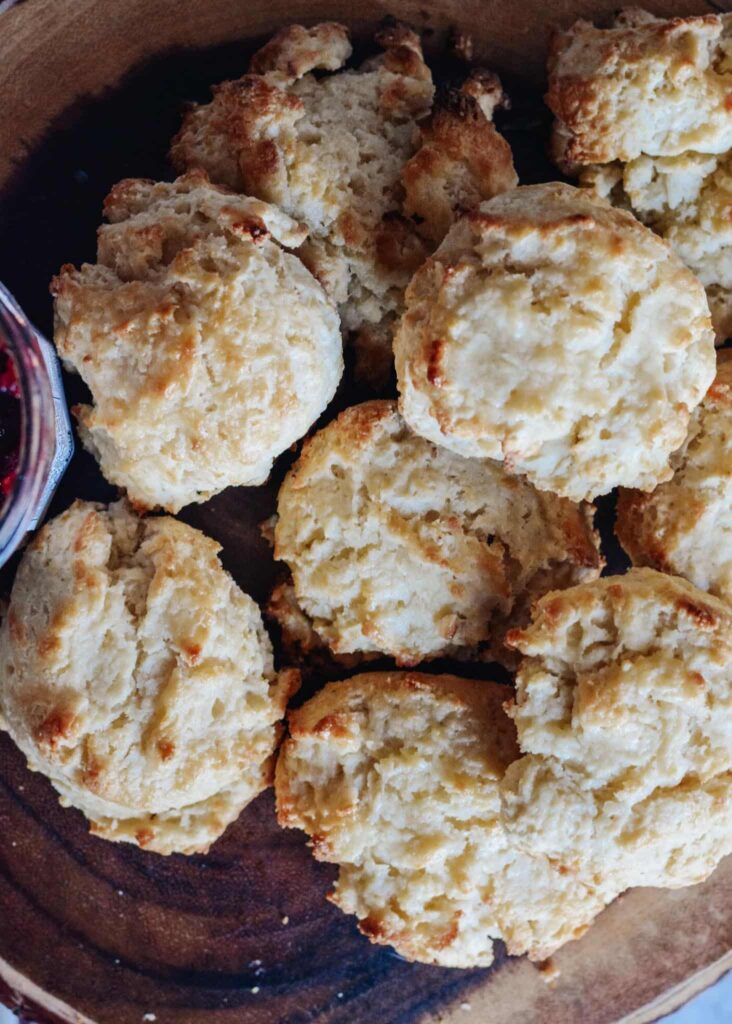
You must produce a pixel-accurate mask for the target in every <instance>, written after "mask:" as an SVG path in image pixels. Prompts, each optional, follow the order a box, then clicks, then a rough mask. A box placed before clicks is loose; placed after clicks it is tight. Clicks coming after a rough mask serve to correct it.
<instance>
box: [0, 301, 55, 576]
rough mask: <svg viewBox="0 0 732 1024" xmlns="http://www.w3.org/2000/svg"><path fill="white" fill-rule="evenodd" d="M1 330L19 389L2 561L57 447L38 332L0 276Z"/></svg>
mask: <svg viewBox="0 0 732 1024" xmlns="http://www.w3.org/2000/svg"><path fill="white" fill-rule="evenodd" d="M0 336H1V337H2V343H3V344H4V345H5V347H6V349H7V352H8V355H9V356H10V358H11V359H12V361H13V365H14V367H15V371H16V374H17V378H18V389H19V392H20V445H19V453H18V468H17V476H16V479H15V483H14V485H13V488H12V490H11V492H10V494H9V495H8V497H7V498H6V500H5V503H4V505H3V507H2V508H1V509H0V564H1V563H2V562H3V561H4V560H5V558H6V557H7V556H8V555H9V554H10V553H11V552H12V551H13V550H15V548H16V547H17V546H18V544H19V543H20V541H21V539H22V538H23V536H24V535H25V533H26V532H27V531H28V529H29V527H30V525H31V522H32V520H33V517H34V513H35V511H36V509H37V506H38V503H39V501H40V500H41V496H42V494H43V490H44V488H45V486H46V483H47V480H48V477H49V473H50V470H51V464H52V462H53V457H54V453H55V450H56V425H55V414H54V404H53V396H52V392H51V385H50V382H49V379H48V374H47V370H46V363H45V360H44V358H43V352H42V350H41V343H40V341H39V339H38V335H37V334H36V332H35V330H34V329H33V327H32V326H31V324H30V322H29V321H28V319H27V318H26V316H25V314H24V313H23V311H22V310H21V308H20V306H18V304H17V302H16V301H15V299H14V298H13V297H12V295H11V294H10V292H8V290H7V289H6V288H5V286H4V285H3V284H2V282H0Z"/></svg>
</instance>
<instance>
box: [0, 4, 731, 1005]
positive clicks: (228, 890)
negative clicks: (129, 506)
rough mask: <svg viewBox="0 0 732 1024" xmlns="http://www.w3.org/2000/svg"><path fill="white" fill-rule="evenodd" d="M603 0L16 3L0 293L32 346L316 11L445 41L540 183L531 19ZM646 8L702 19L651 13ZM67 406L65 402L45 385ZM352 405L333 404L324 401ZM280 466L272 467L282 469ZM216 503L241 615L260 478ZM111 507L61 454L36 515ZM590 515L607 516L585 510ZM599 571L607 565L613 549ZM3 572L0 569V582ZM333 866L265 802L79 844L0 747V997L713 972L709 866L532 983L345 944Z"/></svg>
mask: <svg viewBox="0 0 732 1024" xmlns="http://www.w3.org/2000/svg"><path fill="white" fill-rule="evenodd" d="M615 6H616V0H584V2H583V0H553V2H551V0H549V2H547V0H522V2H521V3H510V2H508V0H389V3H388V4H387V2H386V0H361V2H359V3H346V2H338V0H289V2H285V0H25V2H23V3H18V4H17V5H16V6H14V7H11V9H10V10H8V11H5V12H4V13H3V14H0V96H1V97H2V116H1V117H0V279H1V280H4V282H5V283H6V284H7V285H8V286H9V287H10V289H11V291H13V292H14V293H15V295H16V296H17V298H18V299H19V301H20V302H21V303H22V304H23V305H24V307H25V308H26V310H27V312H28V313H29V314H30V316H31V317H32V318H33V319H34V321H35V322H36V323H37V325H38V326H39V327H40V328H41V329H42V330H45V331H46V332H50V314H51V306H50V300H49V296H48V281H49V279H50V277H51V275H52V274H53V273H54V272H55V271H56V270H57V269H58V267H59V266H60V265H61V263H64V262H75V263H78V262H80V261H82V260H84V259H90V258H91V259H93V257H94V242H95V237H94V233H95V229H96V226H97V224H98V222H99V218H100V209H101V203H102V199H103V198H104V195H105V194H106V192H107V190H108V189H109V187H110V186H111V185H112V184H113V182H114V181H116V180H117V179H119V178H121V177H125V176H129V175H143V176H151V177H167V176H170V168H169V167H168V165H167V162H166V156H165V154H166V149H167V143H168V140H169V139H170V137H171V136H172V134H173V133H174V132H175V130H176V129H177V127H178V123H179V118H180V107H181V105H182V102H183V101H184V100H185V99H202V98H205V97H206V96H207V93H208V85H209V84H210V83H212V82H215V81H219V80H222V79H224V78H226V77H235V76H237V75H238V74H240V73H242V71H243V70H244V68H245V66H246V61H247V58H248V54H249V52H250V51H251V48H252V44H253V41H256V40H260V39H261V38H262V37H263V36H265V35H267V34H268V33H270V32H271V31H272V30H273V29H275V28H277V27H278V26H281V25H283V24H287V23H289V22H293V21H298V20H302V21H306V22H314V21H317V20H322V19H338V20H340V21H345V22H347V23H348V24H349V25H350V26H351V27H352V28H353V30H354V35H355V36H356V37H357V38H359V37H360V38H366V37H368V35H369V34H370V32H371V31H372V30H373V28H374V27H375V25H376V23H377V22H378V21H379V20H380V19H381V18H382V17H383V16H384V15H385V14H394V15H396V16H397V17H400V18H403V19H404V20H407V21H409V22H411V23H412V24H413V25H415V26H416V27H419V28H420V29H421V30H422V31H423V33H424V40H425V44H426V49H427V51H428V53H429V54H431V55H433V56H435V55H437V54H439V52H440V50H441V48H442V47H443V45H444V40H445V36H446V33H447V31H448V30H449V29H451V28H460V29H464V30H467V31H469V32H470V33H471V34H472V35H473V38H474V41H475V57H476V61H477V62H479V63H482V64H485V65H487V66H489V67H491V68H493V69H495V70H496V71H498V72H499V73H500V74H501V75H502V76H503V77H504V80H505V81H506V84H507V85H508V87H509V91H510V92H511V93H512V94H513V96H514V98H515V100H516V102H515V103H514V111H513V113H512V114H511V115H509V118H508V120H507V121H506V122H505V123H504V125H503V129H504V130H505V132H506V134H507V136H508V137H509V139H510V141H511V143H512V145H513V146H514V150H515V152H516V155H517V163H518V167H519V171H520V174H521V176H522V180H524V181H527V180H541V179H546V178H547V177H551V176H552V175H553V171H552V169H551V167H550V166H549V165H548V164H547V163H546V161H545V158H544V156H543V153H542V143H541V139H542V133H543V134H545V133H546V130H547V127H548V115H547V113H546V111H545V110H544V109H543V108H542V105H541V91H542V79H543V68H544V59H545V52H546V45H547V37H548V33H549V29H550V25H551V24H552V23H553V22H560V23H563V24H568V23H570V22H571V21H572V20H574V19H575V18H576V17H580V16H584V17H592V18H602V17H604V16H607V15H608V14H609V12H611V11H612V10H613V8H614V7H615ZM646 6H647V7H648V8H649V9H650V10H652V11H655V12H657V13H660V14H665V15H670V14H672V13H673V14H678V13H681V14H691V13H700V12H707V11H709V10H710V9H711V5H707V4H704V3H701V2H698V3H693V2H690V3H679V4H678V5H677V4H675V3H672V2H670V0H663V2H659V0H651V2H648V3H647V4H646ZM67 387H68V394H69V398H70V400H71V401H72V402H73V401H75V400H77V399H78V398H79V397H80V396H81V394H82V393H83V388H82V386H81V385H80V384H79V382H78V381H76V380H69V381H67ZM349 398H352V394H351V395H350V396H349V395H348V394H347V393H346V394H344V395H343V396H341V401H343V402H345V401H348V400H349ZM282 461H283V460H281V462H282ZM283 469H284V466H283V465H279V466H278V467H277V470H276V472H275V474H274V479H273V481H272V483H271V484H270V485H269V486H267V487H264V488H258V489H248V490H247V489H242V488H239V489H234V490H230V491H227V492H225V493H223V494H221V495H219V496H218V497H216V498H214V499H213V500H212V501H210V502H208V503H207V504H206V505H203V506H193V507H191V508H189V509H187V510H185V511H184V513H183V515H182V518H184V519H186V520H187V521H188V522H190V523H192V524H193V525H195V526H199V527H201V528H202V529H204V530H205V531H206V532H207V533H210V534H211V535H213V536H215V537H217V538H218V539H219V540H220V541H221V542H222V543H223V545H224V555H223V558H224V563H225V564H226V566H227V568H228V569H229V570H230V571H231V572H232V573H233V575H234V576H235V578H236V579H237V581H238V582H239V583H240V584H241V586H242V587H243V588H244V589H246V590H247V591H249V592H250V593H252V595H253V596H254V597H255V598H257V599H259V600H261V599H262V598H263V597H264V596H265V594H266V592H267V589H268V586H269V584H270V582H271V579H272V574H273V569H274V567H273V564H272V558H271V554H270V552H269V550H268V548H267V547H266V545H265V544H264V542H263V541H262V540H261V538H260V535H259V532H258V529H257V524H258V523H259V522H260V521H261V520H262V519H263V518H265V517H266V515H268V514H269V513H270V512H271V511H272V508H273V501H274V494H275V491H276V484H277V482H278V481H279V479H280V478H281V475H282V472H283ZM112 493H113V491H112V489H111V488H109V487H108V486H107V485H106V484H105V483H104V482H103V480H102V478H101V476H100V474H99V472H98V469H97V467H96V465H95V463H94V461H93V460H92V459H91V458H90V457H88V456H87V455H85V454H84V453H83V452H79V453H77V455H76V456H75V459H74V463H73V465H72V468H71V470H70V472H69V473H68V475H67V476H66V478H65V479H64V481H63V484H62V486H61V489H60V491H59V493H58V495H57V497H56V499H55V502H54V506H53V507H52V509H51V512H52V513H55V512H57V511H59V510H60V509H62V508H64V507H65V506H66V505H68V504H69V502H70V501H71V500H72V499H73V498H74V497H77V496H80V497H84V498H100V499H106V498H109V497H111V495H112ZM606 511H607V509H606ZM616 556H617V552H616ZM12 572H13V566H12V565H11V566H9V567H7V568H6V569H5V570H3V572H2V574H0V590H5V589H7V587H8V585H9V583H10V581H11V578H12ZM333 877H334V870H333V869H332V868H331V867H330V866H328V865H323V864H316V862H315V861H314V860H313V859H312V857H311V856H310V854H309V853H308V851H307V848H306V846H305V840H304V837H303V836H302V835H301V834H299V833H297V832H292V831H288V832H285V831H282V830H280V829H278V828H277V826H276V823H275V819H274V814H273V802H272V798H271V794H264V795H263V796H261V797H260V798H259V799H258V800H256V801H255V802H254V804H252V805H251V806H250V807H249V808H248V809H247V810H246V812H245V813H244V814H243V815H242V817H241V818H240V820H239V821H238V822H237V823H236V824H235V825H234V826H232V827H231V828H230V829H229V830H228V831H227V832H226V834H225V835H224V836H223V838H222V839H221V840H220V841H219V842H218V843H216V844H215V846H214V847H213V848H212V850H211V852H210V854H209V855H208V856H205V857H203V856H196V857H188V858H184V857H179V856H173V857H169V858H162V857H159V856H157V855H155V854H149V853H144V852H143V851H141V850H138V849H136V848H134V847H131V846H127V845H115V844H111V843H105V842H104V841H102V840H99V839H95V838H93V837H91V836H90V835H89V834H88V831H87V827H86V823H85V821H84V820H83V818H82V816H81V815H80V814H78V813H77V812H75V811H72V810H63V809H61V807H60V806H59V804H58V801H57V799H56V796H55V794H54V792H53V790H52V789H51V787H50V785H49V784H48V783H47V782H46V780H45V779H44V778H43V777H42V776H39V775H32V774H31V773H30V772H28V770H27V769H26V767H25V764H24V759H23V757H22V756H21V755H20V754H19V752H18V751H17V750H16V749H15V747H14V746H13V744H12V743H11V742H10V741H9V740H8V739H7V737H5V736H4V735H3V736H2V737H0V1001H1V1000H4V1001H5V1002H6V1003H8V1004H9V1005H10V1006H14V1007H15V1008H19V1009H20V1010H21V1011H22V1013H23V1014H24V1015H25V1017H26V1019H28V1020H37V1021H40V1022H44V1021H79V1022H82V1021H88V1020H92V1021H95V1022H98V1024H141V1022H143V1021H153V1020H155V1021H157V1022H159V1024H194V1022H195V1024H198V1022H201V1024H306V1022H313V1024H315V1022H318V1024H326V1022H327V1024H345V1022H348V1024H408V1022H416V1021H421V1020H427V1019H430V1020H432V1019H440V1020H443V1021H447V1020H449V1021H454V1022H464V1024H469V1022H471V1021H474V1022H476V1024H477V1022H481V1024H483V1022H490V1024H508V1022H510V1024H522V1022H525V1024H529V1022H531V1024H535V1022H542V1024H554V1022H556V1024H580V1022H581V1024H600V1022H610V1021H612V1022H617V1021H620V1020H627V1021H630V1020H633V1021H637V1022H640V1021H648V1020H652V1019H655V1017H657V1016H659V1015H661V1014H662V1013H664V1012H668V1011H669V1010H670V1009H672V1008H673V1007H674V1006H676V1005H678V1004H679V1003H681V1002H682V1001H683V1000H684V999H685V998H687V997H688V996H689V995H691V994H693V993H694V992H695V991H698V990H699V989H700V988H702V987H703V986H704V985H706V984H708V983H710V982H711V981H713V980H714V979H715V978H716V977H717V976H718V975H719V974H721V973H722V971H723V970H725V969H726V968H728V967H730V966H732V953H730V950H732V860H728V861H727V862H725V863H724V864H723V865H722V866H721V867H720V868H719V869H718V871H717V872H716V873H715V875H714V876H713V877H712V878H711V879H710V880H709V881H708V882H706V883H705V884H703V885H701V886H697V887H695V888H691V889H685V890H681V891H678V892H663V891H652V890H645V891H641V890H637V891H634V892H631V893H629V894H626V895H625V896H624V897H622V898H621V899H619V900H618V901H616V903H615V904H614V905H613V906H612V907H610V908H609V909H608V910H607V911H606V912H605V913H604V914H602V915H601V917H600V918H599V920H598V921H597V922H596V924H595V925H594V926H593V927H592V928H591V929H590V931H589V932H588V933H587V935H586V936H585V937H584V938H583V939H581V940H580V941H579V942H575V943H571V944H570V945H569V946H567V947H565V948H564V949H563V950H561V951H560V952H559V954H558V955H557V956H556V957H555V958H554V961H555V965H556V967H557V968H559V970H560V971H561V975H560V977H559V978H558V980H556V981H555V982H554V983H553V984H551V985H549V984H547V983H546V982H545V980H544V976H543V975H542V973H541V972H540V971H539V970H538V969H537V968H536V967H535V966H532V965H530V964H529V963H528V962H527V961H525V960H520V959H509V958H506V957H505V956H504V955H502V954H500V953H499V955H498V957H497V960H496V963H495V965H494V966H493V967H492V968H491V969H490V970H484V971H455V970H446V969H439V968H431V967H425V966H420V965H414V964H408V963H406V962H404V961H402V960H401V959H399V958H398V957H397V956H396V955H395V954H393V953H392V952H391V951H390V950H388V949H384V948H378V947H375V946H371V945H369V943H368V942H367V941H366V939H364V938H363V937H361V936H360V935H359V934H358V933H357V931H356V928H355V925H354V922H353V920H352V919H350V918H347V917H345V916H344V915H342V914H341V913H340V912H339V911H337V910H336V909H334V908H333V907H331V906H330V905H329V904H328V903H327V902H326V900H325V898H324V897H325V893H326V892H327V890H328V888H329V886H330V885H331V884H332V881H333Z"/></svg>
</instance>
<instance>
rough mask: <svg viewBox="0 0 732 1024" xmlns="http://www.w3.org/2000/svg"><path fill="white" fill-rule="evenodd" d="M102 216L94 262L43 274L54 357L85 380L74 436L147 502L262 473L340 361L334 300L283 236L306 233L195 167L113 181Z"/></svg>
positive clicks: (181, 498)
mask: <svg viewBox="0 0 732 1024" xmlns="http://www.w3.org/2000/svg"><path fill="white" fill-rule="evenodd" d="M105 213H106V215H107V218H108V219H109V220H110V222H111V223H109V224H107V225H105V226H103V227H101V228H100V230H99V236H98V262H97V263H96V264H84V265H83V266H82V267H81V269H80V270H77V269H75V268H74V267H71V266H66V267H64V268H63V269H62V271H61V273H60V274H59V276H58V277H57V278H56V279H55V280H54V282H53V286H52V290H53V293H54V295H55V341H56V345H57V347H58V350H59V353H60V354H61V356H62V358H63V359H64V361H65V363H66V365H67V367H69V368H70V369H75V370H76V371H77V372H78V373H79V374H80V375H81V376H82V378H83V379H84V381H85V382H86V384H87V385H88V386H89V388H90V390H91V392H92V398H93V403H94V404H93V405H82V406H81V407H79V408H78V409H77V410H76V412H77V417H78V421H79V428H80V432H81V435H82V439H83V441H84V443H85V445H86V446H87V447H88V448H89V449H90V450H91V451H92V452H93V453H94V454H95V455H96V456H97V458H98V459H99V461H100V464H101V467H102V471H103V472H104V474H105V476H106V477H107V478H108V479H109V480H110V481H111V482H112V483H115V484H117V485H118V486H120V487H124V488H125V489H126V490H127V493H128V495H129V497H130V499H131V500H132V501H133V502H134V503H135V504H136V505H137V506H139V507H142V508H154V507H157V506H161V507H163V508H165V509H168V510H169V511H177V510H178V509H179V508H181V507H182V506H184V505H187V504H189V503H190V502H196V501H205V500H206V499H207V498H209V497H210V496H211V495H212V494H215V493H216V492H218V491H220V490H223V489H224V488H225V487H228V486H231V485H237V484H259V483H262V482H263V481H264V480H265V479H266V478H267V476H268V474H269V471H270V469H271V467H272V462H273V460H274V459H275V458H276V457H277V456H278V455H279V454H280V453H281V452H283V451H284V450H285V449H287V448H288V447H289V446H290V445H291V444H292V443H293V442H294V441H296V440H297V439H298V438H299V437H301V436H302V435H303V434H304V433H305V432H306V431H307V430H308V428H309V427H310V426H311V424H312V423H313V422H314V420H315V419H316V418H317V417H318V416H319V415H320V413H321V412H322V411H323V410H324V408H325V407H326V405H327V404H328V402H329V401H330V399H331V398H332V397H333V394H334V392H335V389H336V386H337V384H338V381H339V379H340V376H341V373H342V369H343V356H342V342H341V338H340V326H339V322H338V315H337V313H336V310H335V309H334V308H333V305H332V303H331V302H330V301H329V300H328V299H327V297H326V295H325V293H324V291H323V289H322V287H321V286H320V284H319V283H318V282H317V281H316V280H315V279H314V278H313V277H312V275H311V274H310V273H309V272H308V271H307V270H306V269H305V267H304V266H303V265H302V263H301V262H300V260H298V259H297V258H296V257H295V256H293V255H292V254H291V253H288V252H287V251H285V249H284V248H283V246H288V247H291V246H296V245H298V244H300V243H301V242H302V240H303V238H304V231H303V229H302V228H301V227H300V225H298V224H297V223H296V222H295V221H293V220H292V219H291V218H290V217H289V216H287V215H286V214H284V213H282V212H281V211H280V210H278V209H276V208H275V207H272V206H268V205H267V204H266V203H263V202H261V201H260V200H257V199H251V198H248V197H244V196H237V195H234V194H232V193H230V192H228V191H227V190H226V189H221V188H218V187H216V186H213V185H211V184H210V183H209V181H208V179H207V178H206V175H205V174H204V173H203V172H200V171H197V172H192V173H190V174H188V175H185V176H184V177H182V178H178V179H177V181H175V182H173V183H168V182H159V183H154V182H149V181H142V180H135V179H131V180H127V181H123V182H120V183H119V184H118V185H116V186H115V188H114V189H113V190H112V192H111V193H110V195H109V196H108V198H107V201H106V204H105Z"/></svg>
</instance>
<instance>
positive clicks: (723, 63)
mask: <svg viewBox="0 0 732 1024" xmlns="http://www.w3.org/2000/svg"><path fill="white" fill-rule="evenodd" d="M731 91H732V16H730V15H729V14H719V15H718V14H708V15H704V16H701V17H694V18H673V19H670V20H668V21H664V20H661V19H659V18H654V17H653V16H652V15H649V14H648V13H646V12H645V11H641V10H638V9H629V10H627V11H624V12H622V13H621V15H620V16H619V17H618V19H617V21H616V23H615V24H614V26H613V27H612V28H609V29H600V28H595V26H594V25H592V24H591V23H590V22H588V21H577V22H575V23H574V25H572V26H571V27H570V28H569V29H567V30H566V31H564V32H557V33H556V34H555V37H554V40H553V44H552V49H551V53H550V56H549V90H548V93H547V97H546V99H547V103H548V105H549V107H550V108H551V110H552V111H553V113H554V115H555V117H556V119H557V120H556V122H555V128H554V139H553V149H554V155H555V158H556V159H557V161H558V162H559V163H560V165H561V166H562V167H563V169H564V170H568V171H571V170H573V169H575V168H576V167H577V166H578V165H582V164H594V163H601V164H604V163H609V162H610V161H612V160H623V161H626V160H633V159H635V158H636V157H638V156H640V155H641V154H644V153H645V154H647V155H649V156H654V157H668V156H678V155H680V154H682V153H684V152H686V151H688V150H693V151H695V152H699V153H724V152H726V151H727V150H729V149H730V148H732V109H731V108H730V103H729V96H730V92H731Z"/></svg>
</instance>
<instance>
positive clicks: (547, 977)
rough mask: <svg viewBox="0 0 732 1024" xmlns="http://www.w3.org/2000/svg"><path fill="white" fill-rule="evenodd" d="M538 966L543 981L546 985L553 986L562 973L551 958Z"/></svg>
mask: <svg viewBox="0 0 732 1024" xmlns="http://www.w3.org/2000/svg"><path fill="white" fill-rule="evenodd" d="M536 966H537V968H538V970H539V976H540V978H541V980H542V981H543V982H544V983H545V984H546V985H551V984H553V983H554V982H555V981H556V980H557V978H559V977H560V975H561V973H562V972H561V971H560V969H559V967H558V966H557V965H556V963H555V962H554V961H553V960H552V959H551V957H550V958H549V959H548V960H542V961H541V963H539V964H537V965H536Z"/></svg>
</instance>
